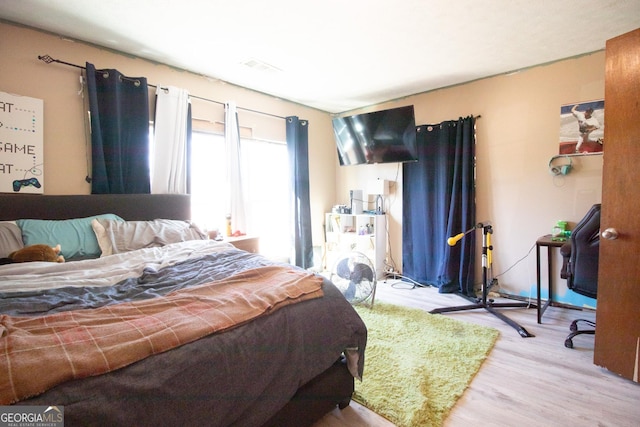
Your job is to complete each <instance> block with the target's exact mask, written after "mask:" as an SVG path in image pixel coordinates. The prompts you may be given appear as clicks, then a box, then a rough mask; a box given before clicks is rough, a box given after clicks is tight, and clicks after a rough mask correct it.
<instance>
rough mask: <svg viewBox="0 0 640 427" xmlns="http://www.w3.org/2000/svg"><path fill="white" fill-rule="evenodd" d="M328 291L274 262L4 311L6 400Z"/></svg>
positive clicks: (1, 363)
mask: <svg viewBox="0 0 640 427" xmlns="http://www.w3.org/2000/svg"><path fill="white" fill-rule="evenodd" d="M322 295H323V292H322V278H321V277H319V276H315V275H313V274H310V273H307V272H305V271H300V270H294V269H291V268H287V267H283V266H267V267H259V268H254V269H251V270H247V271H244V272H241V273H238V274H236V275H234V276H231V277H229V278H226V279H223V280H219V281H214V282H210V283H207V284H205V285H200V286H196V287H192V288H188V289H183V290H180V291H176V292H173V293H171V294H168V295H167V296H165V297H159V298H154V299H150V300H143V301H135V302H126V303H119V304H113V305H107V306H104V307H100V308H98V309H90V310H75V311H68V312H62V313H56V314H51V315H46V316H41V317H32V318H26V317H12V316H6V315H2V316H0V405H3V404H10V403H14V402H17V401H19V400H22V399H25V398H27V397H31V396H34V395H37V394H40V393H42V392H44V391H45V390H47V389H49V388H51V387H53V386H55V385H56V384H59V383H61V382H64V381H68V380H72V379H77V378H84V377H88V376H93V375H100V374H104V373H107V372H110V371H113V370H115V369H119V368H122V367H124V366H127V365H129V364H131V363H134V362H136V361H138V360H141V359H144V358H146V357H148V356H151V355H153V354H157V353H160V352H164V351H167V350H170V349H172V348H175V347H177V346H180V345H183V344H186V343H189V342H191V341H194V340H197V339H199V338H201V337H203V336H206V335H209V334H212V333H214V332H220V331H224V330H226V329H229V328H232V327H235V326H238V325H241V324H243V323H245V322H249V321H250V320H252V319H255V318H257V317H259V316H262V315H266V314H268V313H270V312H273V311H275V310H278V309H279V308H281V307H283V306H286V305H288V304H292V303H296V302H300V301H305V300H308V299H313V298H318V297H320V296H322Z"/></svg>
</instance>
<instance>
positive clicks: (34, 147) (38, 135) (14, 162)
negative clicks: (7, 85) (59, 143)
mask: <svg viewBox="0 0 640 427" xmlns="http://www.w3.org/2000/svg"><path fill="white" fill-rule="evenodd" d="M43 105H44V103H43V101H42V100H41V99H37V98H30V97H27V96H20V95H14V94H10V93H5V92H0V192H1V193H39V194H42V193H44V158H43V152H44V150H43V143H44V137H43V133H44V123H43Z"/></svg>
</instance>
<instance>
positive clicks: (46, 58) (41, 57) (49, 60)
mask: <svg viewBox="0 0 640 427" xmlns="http://www.w3.org/2000/svg"><path fill="white" fill-rule="evenodd" d="M38 59H39V60H40V61H42V62H45V63H47V64H51V63H52V62H56V63H58V64H62V65H68V66H70V67H75V68H79V69H81V70H86V69H87V68H86V67H83V66H82V65H76V64H72V63H70V62H65V61H61V60H59V59H55V58H52V57H50V56H49V55H38ZM147 86H149V87H152V88H157V86H156V85H153V84H151V83H147ZM160 89H165V88H162V87H161V88H160ZM189 98H195V99H199V100H201V101H207V102H212V103H214V104H220V105H223V106H224V105H226V104H225V103H224V102H220V101H216V100H214V99H209V98H203V97H201V96H197V95H191V94H189ZM236 108H238V110H244V111H248V112H251V113H256V114H262V115H264V116H271V117H275V118H277V119H283V120H286V117H282V116H278V115H276V114H271V113H265V112H264V111H258V110H252V109H250V108H243V107H236Z"/></svg>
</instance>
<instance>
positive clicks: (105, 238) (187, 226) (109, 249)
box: [92, 218, 209, 256]
mask: <svg viewBox="0 0 640 427" xmlns="http://www.w3.org/2000/svg"><path fill="white" fill-rule="evenodd" d="M92 227H93V230H94V232H95V235H96V239H97V241H98V243H99V245H100V249H101V250H102V256H106V255H111V254H118V253H122V252H129V251H134V250H136V249H142V248H153V247H159V246H164V245H168V244H170V243H178V242H185V241H187V240H207V239H208V238H209V237H208V236H207V234H206V233H203V232H202V231H201V230H200V229H199V228H198V227H197V226H196V225H194V224H192V223H190V222H188V221H179V220H173V219H156V220H153V221H113V220H109V219H103V218H98V219H96V220H95V221H93V222H92Z"/></svg>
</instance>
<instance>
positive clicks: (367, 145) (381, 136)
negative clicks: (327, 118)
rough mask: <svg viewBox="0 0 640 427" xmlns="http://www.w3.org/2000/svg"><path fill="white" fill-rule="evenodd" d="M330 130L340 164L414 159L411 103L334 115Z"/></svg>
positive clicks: (414, 147)
mask: <svg viewBox="0 0 640 427" xmlns="http://www.w3.org/2000/svg"><path fill="white" fill-rule="evenodd" d="M333 133H334V135H335V139H336V145H337V148H338V159H339V160H340V165H341V166H348V165H363V164H374V163H397V162H413V161H416V160H418V157H417V149H416V120H415V116H414V112H413V105H409V106H406V107H398V108H392V109H389V110H382V111H375V112H372V113H363V114H357V115H354V116H346V117H336V118H334V119H333Z"/></svg>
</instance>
